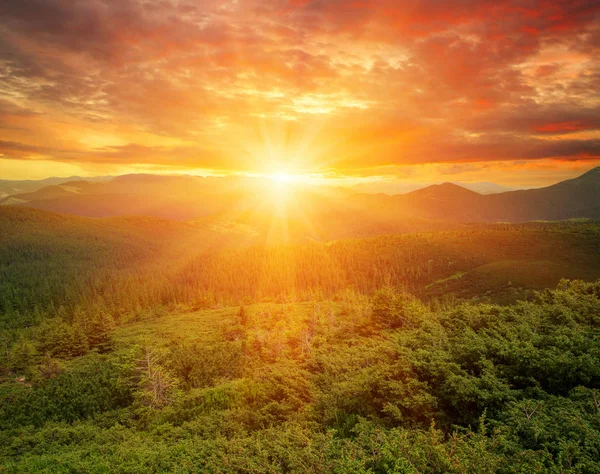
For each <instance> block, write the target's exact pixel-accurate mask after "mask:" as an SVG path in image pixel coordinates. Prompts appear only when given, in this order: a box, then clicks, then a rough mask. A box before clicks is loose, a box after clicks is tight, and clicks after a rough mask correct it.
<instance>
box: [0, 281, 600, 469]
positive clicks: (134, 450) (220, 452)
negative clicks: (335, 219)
mask: <svg viewBox="0 0 600 474" xmlns="http://www.w3.org/2000/svg"><path fill="white" fill-rule="evenodd" d="M85 311H87V309H86V310H85ZM598 315H600V286H599V285H598V283H595V284H586V283H582V282H574V283H568V282H563V283H561V284H560V286H559V288H558V289H557V290H555V291H544V292H542V293H540V294H537V295H536V296H535V297H534V298H532V299H531V301H529V302H520V303H517V304H515V305H512V306H497V305H491V304H459V305H453V306H450V307H447V308H446V309H442V308H431V307H428V306H427V305H424V304H423V303H422V302H420V301H419V300H418V299H415V298H414V297H413V296H411V295H410V294H408V293H406V292H404V291H398V290H394V289H393V288H391V287H385V288H383V289H381V290H379V291H378V292H377V293H376V294H375V295H374V296H373V297H372V298H365V297H363V296H360V295H358V294H355V293H351V292H348V293H346V295H345V297H344V298H342V299H341V300H338V301H335V302H330V301H320V302H312V303H305V304H283V305H282V304H262V305H250V306H246V307H241V308H238V307H233V308H224V309H217V310H203V311H199V312H195V313H183V314H173V313H171V314H170V315H162V316H155V317H154V318H153V319H150V320H146V321H143V322H141V323H134V324H127V325H125V326H122V327H120V328H118V329H112V330H111V331H110V332H109V333H108V334H107V335H106V337H105V338H104V340H103V341H102V343H101V344H99V345H96V346H95V347H94V348H93V349H92V350H90V349H89V348H88V347H85V348H84V347H82V348H81V350H80V352H79V353H77V354H74V353H72V352H71V349H72V347H71V346H69V345H68V344H67V345H63V344H64V341H63V343H61V342H57V341H56V340H55V341H54V343H55V345H54V346H52V345H50V346H49V345H48V340H49V336H48V335H47V332H48V329H47V328H46V327H44V326H42V327H41V328H40V329H38V330H34V331H31V330H30V331H28V332H27V333H23V334H22V335H21V336H20V339H19V342H18V343H17V345H16V347H13V348H11V350H10V351H9V353H10V359H9V362H8V364H7V361H6V359H3V366H4V370H6V369H7V368H8V370H9V372H8V376H5V378H4V382H3V383H1V384H0V402H1V403H0V453H1V455H0V459H1V461H0V463H1V464H0V466H1V467H0V468H1V469H3V470H4V471H5V472H15V473H17V472H19V473H20V472H115V473H116V472H119V473H121V472H130V473H134V472H135V473H137V472H230V473H234V472H246V473H251V472H291V473H295V472H297V473H304V472H317V473H318V472H321V473H327V472H381V473H384V472H402V473H404V472H406V473H417V472H428V473H514V472H522V473H565V472H571V473H592V472H598V469H600V464H599V461H598V460H599V459H600V457H599V456H598V454H599V453H600V421H599V420H600V419H599V417H598V415H599V413H600V402H599V400H600V390H599V388H600V364H599V362H598V361H599V360H600V345H599V340H600V339H599V337H598V336H599V333H598V327H599V324H600V321H599V320H598Z"/></svg>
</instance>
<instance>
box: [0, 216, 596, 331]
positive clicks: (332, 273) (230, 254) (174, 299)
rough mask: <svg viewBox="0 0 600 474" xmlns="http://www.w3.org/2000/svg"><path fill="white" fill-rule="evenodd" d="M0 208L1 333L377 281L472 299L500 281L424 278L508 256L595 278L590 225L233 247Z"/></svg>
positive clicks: (142, 222)
mask: <svg viewBox="0 0 600 474" xmlns="http://www.w3.org/2000/svg"><path fill="white" fill-rule="evenodd" d="M0 211H1V214H0V226H1V228H2V232H0V328H4V329H5V330H13V329H17V328H20V327H29V326H33V325H36V324H39V323H40V322H41V321H43V320H45V319H48V318H53V317H56V316H57V315H60V316H61V317H62V318H63V319H64V315H65V314H66V318H67V319H69V320H72V319H73V318H74V315H75V314H76V313H77V312H81V311H82V310H84V309H86V308H91V307H99V308H102V309H101V312H104V313H108V314H109V315H110V316H111V318H113V319H114V321H115V323H117V324H119V323H120V322H123V321H127V320H132V319H136V318H141V317H147V316H148V315H149V314H153V313H154V312H156V311H159V312H160V311H164V310H165V308H173V307H174V306H176V305H181V304H184V305H188V306H190V307H196V308H203V307H211V306H214V305H218V304H225V305H228V304H241V303H250V302H259V301H278V302H283V301H310V300H315V299H322V298H331V297H335V296H336V295H337V294H339V293H340V292H343V291H345V290H346V289H348V288H351V289H352V290H353V291H357V292H359V293H364V294H372V293H373V292H374V291H375V290H376V289H377V288H379V287H381V286H382V285H384V284H386V283H390V284H392V285H401V286H403V287H404V288H406V289H407V290H408V291H410V292H411V293H413V294H415V295H418V296H419V297H422V298H426V299H431V298H447V297H452V295H453V294H460V296H462V297H471V296H476V295H480V294H481V293H485V289H486V285H488V287H489V288H487V289H490V290H494V288H492V287H493V286H494V285H496V284H499V285H504V286H506V280H508V278H504V277H501V278H499V280H500V282H499V283H498V282H493V281H491V279H489V282H488V281H487V280H485V281H483V282H478V286H477V288H476V291H472V290H475V285H473V282H468V281H465V284H464V285H462V286H460V283H461V281H460V280H456V281H455V284H454V286H452V287H451V288H450V289H449V288H448V285H434V283H435V282H439V281H443V280H445V279H448V278H452V277H453V276H460V275H461V274H464V273H466V272H469V271H471V270H473V269H475V268H477V267H479V266H481V265H485V264H488V263H490V262H498V261H503V260H507V259H515V260H520V261H527V260H533V261H535V260H537V259H544V260H548V259H550V260H551V261H552V262H555V263H556V262H558V263H562V264H563V265H567V266H568V268H569V275H568V276H569V277H571V278H586V279H591V278H594V277H598V276H600V275H599V270H598V269H599V268H600V248H599V247H600V226H599V225H598V224H594V223H562V224H559V223H555V224H541V223H540V224H526V225H482V226H473V227H472V228H470V229H467V230H462V231H456V232H436V233H424V234H406V235H395V236H382V237H376V238H368V239H349V240H342V241H335V242H330V243H321V242H313V243H307V244H302V245H290V246H272V247H266V246H252V247H247V246H240V245H237V246H236V245H234V246H233V248H232V245H229V243H231V242H232V241H228V240H227V239H228V238H231V239H235V237H224V236H221V235H218V234H214V233H211V232H208V231H204V230H202V229H197V228H194V227H193V226H191V225H188V224H183V223H174V222H169V221H162V220H160V219H155V218H129V219H127V218H122V219H88V218H77V217H67V216H60V215H56V214H48V213H44V212H41V211H34V210H27V209H17V210H15V209H9V210H7V209H3V208H2V209H0ZM16 211H18V212H16ZM237 244H239V242H238V243H237ZM236 247H237V248H236ZM223 248H227V250H222V249H223ZM538 273H539V272H538ZM542 273H544V272H542ZM560 276H564V275H559V276H556V275H550V274H548V276H547V278H546V280H547V281H543V282H542V283H543V285H542V286H552V285H554V284H556V282H557V281H558V279H559V277H560ZM502 278H504V280H503V281H502ZM456 282H458V284H459V285H458V286H457V285H456ZM526 286H527V285H526ZM538 286H539V284H538ZM482 290H483V291H482ZM510 290H511V291H514V290H513V289H512V288H511V289H510ZM449 294H450V295H449ZM448 295H449V296H448ZM518 295H519V296H522V294H521V293H519V294H518ZM509 296H510V295H509ZM509 299H510V298H509ZM513 299H514V298H513Z"/></svg>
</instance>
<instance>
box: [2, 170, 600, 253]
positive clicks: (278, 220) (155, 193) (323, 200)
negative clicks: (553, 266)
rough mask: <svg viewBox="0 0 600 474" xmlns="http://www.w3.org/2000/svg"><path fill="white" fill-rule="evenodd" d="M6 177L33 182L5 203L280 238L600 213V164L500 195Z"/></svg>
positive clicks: (217, 181)
mask: <svg viewBox="0 0 600 474" xmlns="http://www.w3.org/2000/svg"><path fill="white" fill-rule="evenodd" d="M6 183H8V182H6V181H5V182H0V189H5V190H6V189H13V188H15V186H21V188H28V189H29V190H28V191H27V192H18V193H13V194H8V193H6V191H3V192H4V193H6V194H7V195H6V196H5V197H4V198H0V204H3V205H6V206H21V207H23V206H24V207H31V208H37V209H43V210H47V211H54V212H59V213H66V214H76V215H82V216H88V217H113V216H123V215H145V216H154V217H160V218H167V219H173V220H180V221H192V220H193V221H194V222H196V224H197V225H200V226H203V227H205V228H207V229H217V230H218V232H227V233H243V234H246V235H247V236H253V237H254V238H257V239H262V240H265V241H274V242H278V241H281V240H329V239H339V238H346V237H363V236H372V235H379V234H385V233H401V232H409V231H428V230H439V229H448V228H455V227H460V226H462V225H464V224H465V223H473V222H499V221H501V222H524V221H532V220H563V219H572V218H600V167H598V168H594V169H592V170H590V171H588V172H587V173H585V174H583V175H582V176H580V177H578V178H575V179H572V180H568V181H563V182H560V183H557V184H555V185H552V186H548V187H545V188H540V189H530V190H520V191H509V192H502V193H496V194H480V193H478V192H475V191H473V190H470V189H467V188H465V187H462V186H459V185H456V184H452V183H443V184H438V185H433V186H429V187H426V188H423V189H418V190H416V191H412V192H409V193H406V194H398V195H392V196H390V195H387V194H367V193H362V194H356V193H352V191H349V190H347V189H341V188H330V187H320V186H304V187H295V186H293V185H289V184H288V183H285V184H281V183H279V184H275V183H273V182H272V181H271V180H268V179H261V178H246V177H194V176H157V175H126V176H119V177H115V178H112V179H106V178H103V179H99V180H94V181H90V180H83V179H80V178H77V179H73V180H69V181H65V182H60V181H58V182H56V181H51V182H50V184H48V183H47V182H46V183H44V184H45V185H44V186H41V187H37V188H36V187H35V186H34V185H33V184H32V183H33V182H22V183H25V184H22V183H21V184H13V185H12V187H10V186H9V185H8V184H6ZM13 183H15V182H13ZM1 186H4V187H3V188H2V187H1ZM277 186H280V187H282V186H283V187H284V188H285V189H286V190H285V191H282V190H281V188H279V189H278V188H277ZM288 188H289V189H288Z"/></svg>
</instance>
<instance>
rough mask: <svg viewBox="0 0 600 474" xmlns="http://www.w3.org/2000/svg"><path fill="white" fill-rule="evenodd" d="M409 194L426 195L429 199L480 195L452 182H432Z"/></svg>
mask: <svg viewBox="0 0 600 474" xmlns="http://www.w3.org/2000/svg"><path fill="white" fill-rule="evenodd" d="M408 195H409V196H418V197H428V198H431V199H456V198H461V197H473V196H481V195H480V194H479V193H477V192H475V191H471V190H470V189H467V188H463V187H462V186H459V185H458V184H454V183H447V182H446V183H442V184H434V185H432V186H428V187H426V188H423V189H418V190H417V191H413V192H412V193H409V194H408Z"/></svg>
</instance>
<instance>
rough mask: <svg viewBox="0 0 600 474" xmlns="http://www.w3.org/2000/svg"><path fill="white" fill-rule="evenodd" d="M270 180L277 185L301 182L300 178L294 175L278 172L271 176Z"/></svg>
mask: <svg viewBox="0 0 600 474" xmlns="http://www.w3.org/2000/svg"><path fill="white" fill-rule="evenodd" d="M269 179H272V180H273V181H275V182H277V183H292V182H294V181H299V177H298V176H296V175H293V174H291V173H286V172H285V171H277V172H275V173H272V174H270V175H269Z"/></svg>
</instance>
